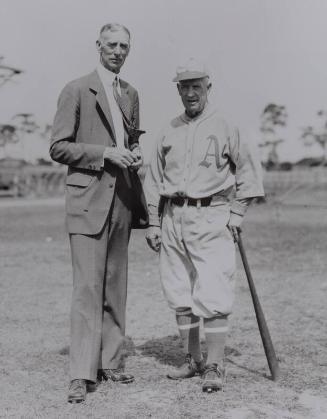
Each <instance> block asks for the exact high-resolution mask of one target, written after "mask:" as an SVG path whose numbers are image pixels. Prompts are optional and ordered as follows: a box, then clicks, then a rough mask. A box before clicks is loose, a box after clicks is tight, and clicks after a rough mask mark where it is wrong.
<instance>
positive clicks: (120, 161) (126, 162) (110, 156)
mask: <svg viewBox="0 0 327 419" xmlns="http://www.w3.org/2000/svg"><path fill="white" fill-rule="evenodd" d="M103 158H104V160H109V161H110V163H113V164H115V165H116V166H118V167H120V168H121V169H126V168H127V167H131V166H132V164H133V163H134V164H135V163H136V162H137V161H138V157H137V156H136V155H135V153H133V152H132V151H130V150H128V149H127V148H125V147H106V149H105V151H104V153H103Z"/></svg>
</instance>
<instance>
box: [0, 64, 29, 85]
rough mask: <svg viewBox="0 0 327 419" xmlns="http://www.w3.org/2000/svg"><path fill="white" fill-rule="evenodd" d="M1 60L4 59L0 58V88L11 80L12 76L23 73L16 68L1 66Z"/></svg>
mask: <svg viewBox="0 0 327 419" xmlns="http://www.w3.org/2000/svg"><path fill="white" fill-rule="evenodd" d="M3 58H4V57H2V56H0V87H1V86H3V85H4V84H5V83H7V82H8V81H9V80H11V79H12V78H13V77H14V76H16V75H18V74H21V73H22V72H23V71H22V70H19V69H18V68H14V67H11V66H9V65H5V64H3Z"/></svg>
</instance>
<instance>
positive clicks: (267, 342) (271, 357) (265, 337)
mask: <svg viewBox="0 0 327 419" xmlns="http://www.w3.org/2000/svg"><path fill="white" fill-rule="evenodd" d="M236 241H237V244H238V248H239V251H240V255H241V259H242V262H243V266H244V270H245V273H246V278H247V280H248V284H249V288H250V293H251V297H252V302H253V306H254V311H255V315H256V318H257V323H258V327H259V331H260V335H261V340H262V344H263V347H264V350H265V354H266V358H267V361H268V365H269V369H270V372H271V378H272V380H273V381H276V380H277V378H278V376H279V364H278V360H277V357H276V354H275V349H274V345H273V343H272V340H271V337H270V333H269V330H268V326H267V322H266V319H265V316H264V314H263V310H262V307H261V304H260V301H259V297H258V294H257V291H256V288H255V285H254V281H253V278H252V274H251V271H250V267H249V263H248V260H247V257H246V253H245V250H244V246H243V241H242V237H241V229H238V237H237V240H236Z"/></svg>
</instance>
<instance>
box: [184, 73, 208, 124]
mask: <svg viewBox="0 0 327 419" xmlns="http://www.w3.org/2000/svg"><path fill="white" fill-rule="evenodd" d="M210 87H211V85H210V84H209V81H208V78H207V77H205V78H202V79H190V80H182V81H180V82H179V83H178V84H177V88H178V92H179V94H180V97H181V98H182V102H183V105H184V108H185V111H186V113H187V115H188V116H190V117H191V118H194V117H195V116H197V115H199V114H200V113H201V112H202V111H203V109H204V107H205V105H206V103H207V101H208V93H209V90H210Z"/></svg>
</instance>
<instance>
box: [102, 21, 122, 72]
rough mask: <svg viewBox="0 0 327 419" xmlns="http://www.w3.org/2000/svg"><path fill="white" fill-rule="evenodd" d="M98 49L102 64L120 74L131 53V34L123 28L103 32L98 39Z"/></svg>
mask: <svg viewBox="0 0 327 419" xmlns="http://www.w3.org/2000/svg"><path fill="white" fill-rule="evenodd" d="M97 49H98V51H99V54H100V61H101V63H102V65H103V66H104V67H105V68H106V69H108V70H110V71H112V72H113V73H117V74H118V73H119V71H120V69H121V67H122V65H123V64H124V62H125V59H126V57H127V55H128V53H129V36H128V34H127V33H126V32H125V31H124V30H122V29H121V30H118V31H115V32H110V31H106V32H103V33H102V34H101V36H100V38H99V40H98V41H97Z"/></svg>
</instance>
